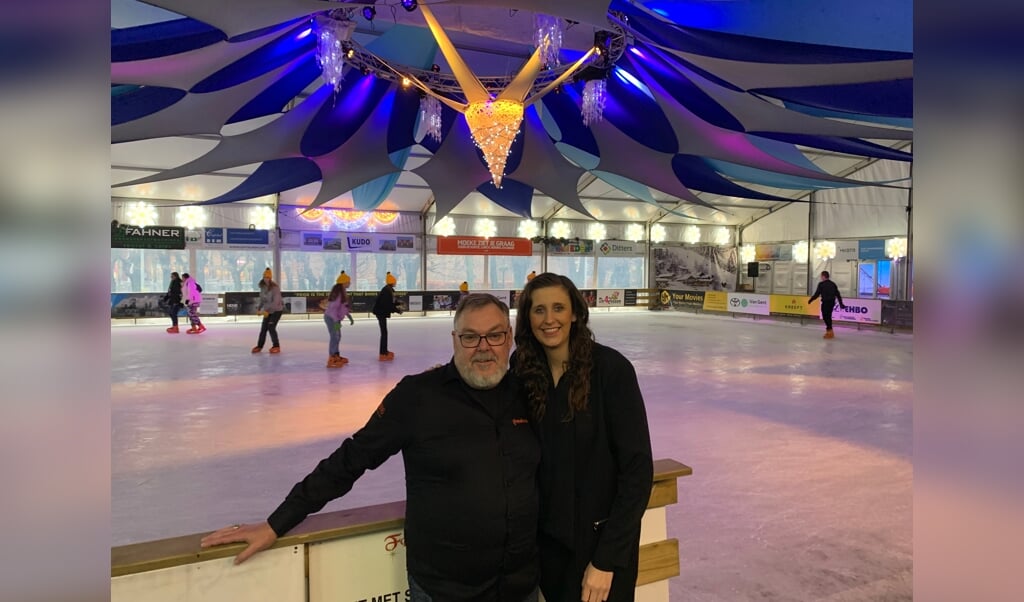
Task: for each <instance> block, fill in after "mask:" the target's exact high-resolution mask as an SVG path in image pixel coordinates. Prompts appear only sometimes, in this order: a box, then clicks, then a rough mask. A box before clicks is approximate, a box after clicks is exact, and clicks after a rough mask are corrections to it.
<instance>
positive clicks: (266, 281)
mask: <svg viewBox="0 0 1024 602" xmlns="http://www.w3.org/2000/svg"><path fill="white" fill-rule="evenodd" d="M273 276H274V273H273V272H271V271H270V268H267V269H265V270H263V279H262V280H260V304H259V305H258V306H257V307H256V313H258V314H260V315H262V316H263V323H262V324H261V325H260V338H259V340H258V341H257V342H256V346H255V347H253V348H252V352H253V353H259V352H261V351H263V344H264V343H266V342H267V333H268V332H269V333H270V352H271V353H281V341H280V339H278V338H277V323H278V322H280V321H281V314H283V313H284V297H282V296H281V287H280V286H279V285H278V284H277V283H276V282H274V279H273Z"/></svg>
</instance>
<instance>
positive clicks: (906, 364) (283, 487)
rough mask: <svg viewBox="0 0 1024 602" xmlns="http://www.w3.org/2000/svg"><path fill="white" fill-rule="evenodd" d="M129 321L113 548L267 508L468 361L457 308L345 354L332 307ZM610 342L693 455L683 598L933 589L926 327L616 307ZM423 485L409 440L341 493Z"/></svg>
mask: <svg viewBox="0 0 1024 602" xmlns="http://www.w3.org/2000/svg"><path fill="white" fill-rule="evenodd" d="M183 324H185V325H186V326H183V327H182V332H181V334H177V335H170V334H167V333H165V332H164V328H165V326H167V325H169V324H165V325H160V326H120V325H115V326H113V327H112V329H111V341H112V342H111V359H112V362H111V363H112V366H113V368H112V374H111V398H112V399H111V415H112V428H111V469H112V529H113V545H122V544H126V543H134V542H140V541H148V540H153V539H160V538H165V537H172V536H177V535H184V534H188V533H197V532H201V531H205V530H212V529H215V528H219V527H222V526H225V525H228V524H231V523H235V522H254V521H258V520H263V519H265V518H266V516H267V515H268V514H269V513H270V512H271V511H272V510H273V509H274V508H275V507H276V506H277V504H278V503H279V502H280V501H281V500H282V499H283V498H284V495H285V494H286V493H287V492H288V490H289V489H290V488H291V486H292V485H293V484H294V483H295V482H296V481H298V480H299V479H301V478H302V477H303V476H304V475H305V474H306V473H307V472H308V471H309V470H311V469H312V468H313V467H314V466H315V465H316V462H317V461H319V460H320V459H321V458H323V457H325V456H327V455H328V454H330V453H331V452H332V451H333V450H334V449H335V448H336V447H337V446H338V445H339V444H340V443H341V441H342V440H343V439H344V438H345V437H347V436H349V435H350V434H351V433H352V432H353V431H355V430H356V429H358V428H359V427H360V426H362V425H363V424H364V423H365V422H366V420H367V418H368V417H369V416H370V413H371V412H372V411H373V409H374V408H376V406H377V404H378V403H379V402H380V400H381V399H382V398H383V396H384V395H385V394H386V393H387V391H388V390H390V389H391V387H392V386H393V385H394V384H395V383H397V382H398V380H400V379H401V378H402V376H404V375H406V374H410V373H415V372H419V371H422V370H424V369H427V368H429V367H431V366H433V365H434V364H438V363H444V362H446V361H448V359H449V358H450V357H451V337H450V336H449V333H450V331H451V327H452V324H451V318H450V317H448V316H444V317H440V316H438V317H428V318H420V317H402V318H398V319H393V320H391V322H390V339H391V342H390V349H391V351H393V352H395V354H396V359H395V361H393V362H379V361H378V360H377V338H378V330H377V324H376V321H375V320H374V319H372V318H369V319H368V318H366V317H363V318H362V319H357V321H356V324H355V326H349V325H348V323H347V322H346V323H345V327H344V328H343V329H342V343H341V349H342V355H344V356H346V357H348V358H349V359H350V360H351V363H350V364H348V365H347V366H345V367H344V368H341V369H327V368H326V367H325V363H326V360H327V331H326V328H325V326H324V323H323V321H322V319H316V318H314V319H311V320H309V321H284V322H282V323H281V324H280V326H279V332H280V335H281V347H282V349H283V352H282V353H281V354H279V355H269V354H268V353H267V351H266V350H267V349H269V347H270V345H269V341H268V344H267V346H266V347H265V350H264V352H263V353H261V354H259V355H254V354H251V353H250V349H251V348H252V347H253V345H255V343H256V337H257V334H258V332H259V322H246V323H225V322H221V323H218V322H212V321H211V322H210V323H208V330H207V331H206V332H205V333H203V334H201V335H186V334H185V328H186V327H187V321H185V322H183ZM591 326H592V328H593V330H594V332H595V334H596V336H597V340H598V341H599V342H601V343H604V344H606V345H609V346H611V347H614V348H616V349H618V350H619V351H621V352H622V353H623V354H624V355H625V356H626V357H627V358H629V359H630V360H631V361H632V362H633V365H634V366H635V367H636V370H637V373H638V375H639V378H640V385H641V389H642V391H643V393H644V398H645V401H646V404H647V412H648V420H649V422H650V425H651V435H652V440H653V445H654V457H655V458H673V459H676V460H679V461H680V462H683V463H684V464H687V465H689V466H692V467H693V470H694V474H693V475H692V476H690V477H686V478H682V479H680V480H679V503H678V504H676V505H673V506H669V508H668V531H669V537H675V538H678V539H679V542H680V565H681V575H680V576H679V577H677V578H674V579H672V580H671V591H672V600H674V601H684V600H685V601H705V600H707V601H711V600H714V601H737V600H787V601H788V600H794V601H795V600H827V601H839V600H844V601H845V600H851V601H852V600H871V601H878V600H910V599H911V598H912V578H911V577H912V573H911V569H912V557H911V551H912V512H911V509H912V476H913V469H912V457H911V454H912V443H913V441H912V414H911V409H912V398H913V382H912V373H913V371H912V352H911V349H912V342H913V339H912V338H911V337H910V336H908V335H891V334H888V333H884V332H878V331H869V330H863V331H857V330H856V329H855V328H854V327H843V326H837V328H836V335H837V336H836V338H835V339H833V340H824V339H822V338H821V335H822V333H823V328H822V326H821V325H820V324H818V323H815V324H808V325H805V326H799V325H796V324H779V323H772V322H769V321H757V322H755V321H752V320H750V319H744V318H727V317H710V316H696V315H692V314H680V313H655V312H643V311H639V312H615V313H607V312H599V313H594V314H592V316H591ZM403 498H404V482H403V470H402V464H401V458H400V457H395V458H392V459H391V460H389V461H388V462H386V463H385V464H384V465H383V466H381V467H380V468H379V469H377V470H375V471H372V472H368V473H367V474H366V475H364V477H363V478H362V479H361V480H360V481H359V482H358V483H357V484H356V486H355V488H354V489H353V490H352V492H351V493H350V494H349V495H347V496H346V497H344V498H342V499H341V500H337V501H335V502H334V503H332V504H330V505H328V506H327V508H326V510H337V509H341V508H351V507H358V506H366V505H372V504H378V503H383V502H389V501H394V500H400V499H403Z"/></svg>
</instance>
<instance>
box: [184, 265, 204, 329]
mask: <svg viewBox="0 0 1024 602" xmlns="http://www.w3.org/2000/svg"><path fill="white" fill-rule="evenodd" d="M181 280H182V289H183V291H184V292H183V294H182V296H183V297H184V301H185V307H187V308H188V321H189V322H190V323H191V324H192V328H189V329H188V330H186V331H185V334H199V333H201V332H204V331H205V330H206V327H205V326H203V323H202V321H201V320H200V319H199V304H200V303H202V302H203V296H202V295H201V294H200V293H201V292H202V288H200V287H199V284H198V283H197V282H196V279H195V278H193V277H192V276H190V275H189V274H188V273H187V272H186V273H184V274H182V275H181Z"/></svg>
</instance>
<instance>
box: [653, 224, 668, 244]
mask: <svg viewBox="0 0 1024 602" xmlns="http://www.w3.org/2000/svg"><path fill="white" fill-rule="evenodd" d="M651 242H665V226H662V225H661V224H654V225H653V226H651Z"/></svg>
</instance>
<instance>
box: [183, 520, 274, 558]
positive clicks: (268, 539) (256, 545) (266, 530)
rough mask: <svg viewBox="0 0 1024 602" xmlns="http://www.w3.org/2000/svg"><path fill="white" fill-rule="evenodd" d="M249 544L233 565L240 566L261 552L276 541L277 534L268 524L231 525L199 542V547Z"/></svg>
mask: <svg viewBox="0 0 1024 602" xmlns="http://www.w3.org/2000/svg"><path fill="white" fill-rule="evenodd" d="M243 541H244V542H246V543H248V544H249V546H248V547H247V548H245V549H244V550H242V552H241V553H240V554H239V555H238V556H235V564H242V563H243V562H245V561H246V560H248V559H249V558H251V557H252V555H253V554H256V553H257V552H262V551H263V550H266V549H267V548H269V547H270V546H272V545H274V542H275V541H277V533H274V530H273V529H271V528H270V523H267V522H263V523H259V524H252V525H231V526H230V527H224V528H223V529H220V530H219V531H214V532H213V533H210V534H209V535H207V536H206V537H204V538H202V539H201V540H199V547H201V548H209V547H211V546H219V545H224V544H226V543H241V542H243Z"/></svg>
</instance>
